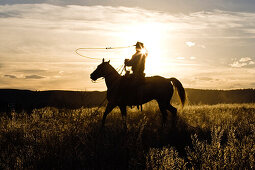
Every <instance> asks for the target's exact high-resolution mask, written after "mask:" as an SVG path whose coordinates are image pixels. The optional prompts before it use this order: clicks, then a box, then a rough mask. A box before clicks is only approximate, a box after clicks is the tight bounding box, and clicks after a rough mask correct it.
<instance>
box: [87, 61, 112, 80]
mask: <svg viewBox="0 0 255 170" xmlns="http://www.w3.org/2000/svg"><path fill="white" fill-rule="evenodd" d="M109 63H110V60H109V61H107V62H105V61H104V59H103V60H102V63H101V64H99V65H98V66H97V68H96V70H95V71H93V73H91V74H90V78H91V79H92V80H93V81H96V80H97V79H98V78H100V77H105V76H106V75H107V74H109V73H108V71H109V66H110V64H109Z"/></svg>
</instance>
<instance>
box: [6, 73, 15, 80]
mask: <svg viewBox="0 0 255 170" xmlns="http://www.w3.org/2000/svg"><path fill="white" fill-rule="evenodd" d="M4 77H8V78H11V79H16V78H17V77H16V76H15V75H9V74H6V75H4Z"/></svg>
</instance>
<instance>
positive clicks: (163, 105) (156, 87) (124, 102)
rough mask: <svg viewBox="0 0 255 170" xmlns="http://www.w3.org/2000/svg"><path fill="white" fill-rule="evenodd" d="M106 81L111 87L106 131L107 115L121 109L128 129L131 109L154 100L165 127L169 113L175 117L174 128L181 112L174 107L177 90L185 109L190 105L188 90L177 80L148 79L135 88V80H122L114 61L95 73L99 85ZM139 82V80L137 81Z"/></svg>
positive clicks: (108, 62) (106, 63)
mask: <svg viewBox="0 0 255 170" xmlns="http://www.w3.org/2000/svg"><path fill="white" fill-rule="evenodd" d="M102 77H103V78H104V79H105V83H106V86H107V100H108V104H107V106H106V109H105V112H104V114H103V119H102V126H101V127H102V128H103V127H104V125H105V119H106V117H107V115H108V114H109V113H110V112H111V111H112V110H113V109H114V108H115V107H117V106H118V107H119V108H120V111H121V115H122V120H123V123H124V126H125V127H126V115H127V110H126V108H127V106H131V107H132V106H138V105H142V104H144V103H147V102H149V101H151V100H156V101H157V103H158V106H159V109H160V111H161V113H162V125H165V123H166V120H167V110H168V111H170V112H171V113H172V125H174V124H175V122H176V118H177V109H176V108H175V107H173V106H172V105H171V104H170V100H171V98H172V96H173V92H174V89H173V86H174V87H175V88H176V89H177V92H178V96H179V98H180V101H181V104H182V106H184V104H185V101H186V93H185V90H184V88H183V86H182V84H181V82H180V81H179V80H177V79H176V78H174V77H172V78H164V77H161V76H152V77H145V78H144V82H143V83H139V84H137V86H136V84H135V83H133V84H135V85H132V82H130V81H132V79H127V78H125V76H121V75H120V74H119V73H118V72H117V71H116V70H115V69H114V67H113V66H111V65H110V60H109V61H107V62H105V61H104V59H103V60H102V63H101V64H99V65H98V66H97V68H96V70H95V71H93V72H92V73H91V74H90V78H91V79H92V80H93V81H96V80H97V79H98V78H102ZM133 81H135V80H133Z"/></svg>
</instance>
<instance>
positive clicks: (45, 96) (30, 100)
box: [0, 88, 255, 112]
mask: <svg viewBox="0 0 255 170" xmlns="http://www.w3.org/2000/svg"><path fill="white" fill-rule="evenodd" d="M185 90H186V92H187V96H188V100H189V104H208V105H211V104H219V103H255V89H239V90H202V89H190V88H187V89H185ZM105 97H106V92H105V91H104V92H99V91H63V90H50V91H30V90H18V89H0V112H10V110H15V111H17V112H21V111H23V110H25V111H28V112H31V111H32V109H34V108H42V107H48V106H49V107H57V108H69V109H76V108H80V107H94V106H98V105H99V104H100V103H102V101H103V100H104V99H105ZM173 102H177V98H176V97H174V99H173Z"/></svg>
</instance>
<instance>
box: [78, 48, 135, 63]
mask: <svg viewBox="0 0 255 170" xmlns="http://www.w3.org/2000/svg"><path fill="white" fill-rule="evenodd" d="M133 46H134V45H131V46H126V47H105V48H77V49H76V50H75V53H76V54H78V55H79V56H81V57H85V58H88V59H92V60H101V58H96V57H89V56H86V55H83V54H80V53H79V52H78V51H80V50H114V49H124V48H131V47H133Z"/></svg>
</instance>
